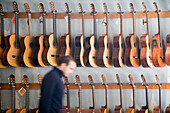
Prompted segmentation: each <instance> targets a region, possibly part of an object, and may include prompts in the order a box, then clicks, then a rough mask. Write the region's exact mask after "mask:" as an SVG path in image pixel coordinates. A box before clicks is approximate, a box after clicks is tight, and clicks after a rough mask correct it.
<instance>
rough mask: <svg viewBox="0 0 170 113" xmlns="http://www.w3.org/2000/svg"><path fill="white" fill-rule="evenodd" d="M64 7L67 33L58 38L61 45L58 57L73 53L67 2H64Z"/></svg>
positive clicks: (69, 13) (69, 12)
mask: <svg viewBox="0 0 170 113" xmlns="http://www.w3.org/2000/svg"><path fill="white" fill-rule="evenodd" d="M65 7H66V13H67V16H68V34H65V35H64V36H62V37H61V39H60V45H62V46H61V48H60V53H59V58H61V57H63V56H67V55H71V56H73V55H74V40H73V37H72V36H71V11H70V9H69V6H68V4H67V3H65ZM73 57H74V56H73Z"/></svg>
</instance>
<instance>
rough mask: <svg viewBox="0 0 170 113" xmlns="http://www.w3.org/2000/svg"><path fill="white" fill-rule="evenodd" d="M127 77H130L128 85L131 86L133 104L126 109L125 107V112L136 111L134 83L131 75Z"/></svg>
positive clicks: (131, 112) (133, 112)
mask: <svg viewBox="0 0 170 113" xmlns="http://www.w3.org/2000/svg"><path fill="white" fill-rule="evenodd" d="M129 79H130V85H131V86H132V89H133V106H130V107H129V108H128V109H126V111H125V113H137V110H136V99H135V98H136V97H135V89H136V85H135V83H134V81H133V78H132V75H129Z"/></svg>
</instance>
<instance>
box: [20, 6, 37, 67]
mask: <svg viewBox="0 0 170 113" xmlns="http://www.w3.org/2000/svg"><path fill="white" fill-rule="evenodd" d="M24 6H25V10H26V13H27V17H28V29H29V34H28V35H26V37H24V38H21V42H22V43H21V44H23V45H21V47H22V48H21V53H20V56H21V58H20V63H21V64H25V65H26V66H27V67H35V66H34V64H33V50H34V37H33V33H32V22H31V11H30V8H29V5H28V3H25V4H24Z"/></svg>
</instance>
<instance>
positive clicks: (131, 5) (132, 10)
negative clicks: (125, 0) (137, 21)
mask: <svg viewBox="0 0 170 113" xmlns="http://www.w3.org/2000/svg"><path fill="white" fill-rule="evenodd" d="M129 6H130V10H131V13H136V11H135V9H134V6H133V4H132V3H130V4H129Z"/></svg>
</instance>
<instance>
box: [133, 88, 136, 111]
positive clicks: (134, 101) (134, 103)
mask: <svg viewBox="0 0 170 113" xmlns="http://www.w3.org/2000/svg"><path fill="white" fill-rule="evenodd" d="M133 108H134V112H135V113H136V97H135V87H133Z"/></svg>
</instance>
